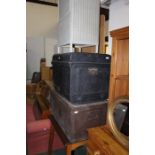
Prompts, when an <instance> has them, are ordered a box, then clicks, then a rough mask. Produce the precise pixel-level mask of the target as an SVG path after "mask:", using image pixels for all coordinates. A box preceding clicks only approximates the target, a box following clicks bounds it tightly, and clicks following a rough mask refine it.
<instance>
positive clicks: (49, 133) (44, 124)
mask: <svg viewBox="0 0 155 155" xmlns="http://www.w3.org/2000/svg"><path fill="white" fill-rule="evenodd" d="M39 116H40V111H39V109H38V106H37V104H36V103H35V102H34V104H30V103H29V101H28V100H27V101H26V139H27V141H26V143H27V151H28V155H35V154H38V153H43V152H48V150H49V148H51V150H53V151H54V150H57V149H60V148H63V147H64V145H63V143H62V142H61V140H60V138H59V136H58V134H57V133H56V131H55V130H54V128H53V125H52V122H51V121H50V120H49V119H39ZM40 118H41V117H40ZM50 142H51V143H50Z"/></svg>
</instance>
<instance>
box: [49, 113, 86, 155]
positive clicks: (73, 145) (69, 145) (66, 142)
mask: <svg viewBox="0 0 155 155" xmlns="http://www.w3.org/2000/svg"><path fill="white" fill-rule="evenodd" d="M49 119H50V120H51V122H52V124H53V126H54V129H55V130H56V132H57V133H58V135H59V137H60V138H61V140H62V142H63V144H64V145H65V147H66V155H71V154H72V151H74V150H75V149H77V148H78V147H80V146H83V145H86V143H87V140H83V141H79V142H76V143H70V141H69V140H68V138H67V137H66V135H65V133H64V132H63V130H62V129H61V127H60V126H59V124H58V123H57V121H56V120H55V118H54V117H53V115H52V114H51V115H50V116H49Z"/></svg>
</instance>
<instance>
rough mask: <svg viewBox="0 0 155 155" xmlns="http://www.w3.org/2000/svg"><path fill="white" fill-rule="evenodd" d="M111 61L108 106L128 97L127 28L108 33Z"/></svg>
mask: <svg viewBox="0 0 155 155" xmlns="http://www.w3.org/2000/svg"><path fill="white" fill-rule="evenodd" d="M110 35H111V37H112V61H111V73H110V88H109V104H112V102H113V101H114V100H115V99H116V98H117V97H119V96H129V27H125V28H121V29H118V30H114V31H111V32H110Z"/></svg>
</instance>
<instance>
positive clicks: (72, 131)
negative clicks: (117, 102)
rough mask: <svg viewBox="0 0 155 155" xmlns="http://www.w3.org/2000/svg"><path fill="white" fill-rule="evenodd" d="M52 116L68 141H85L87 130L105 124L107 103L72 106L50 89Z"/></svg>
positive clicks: (52, 88)
mask: <svg viewBox="0 0 155 155" xmlns="http://www.w3.org/2000/svg"><path fill="white" fill-rule="evenodd" d="M51 106H52V109H54V110H53V112H52V113H53V115H54V117H55V119H56V121H57V122H58V124H59V125H60V126H61V128H62V130H63V131H64V133H65V134H66V136H67V137H68V139H69V140H70V142H76V141H80V140H85V139H87V128H91V127H96V126H99V125H104V124H105V123H106V113H107V101H106V100H105V101H101V102H94V103H91V104H83V105H74V104H71V102H69V101H68V100H66V99H65V98H64V97H62V96H61V95H60V94H59V93H57V92H56V91H55V89H54V87H51Z"/></svg>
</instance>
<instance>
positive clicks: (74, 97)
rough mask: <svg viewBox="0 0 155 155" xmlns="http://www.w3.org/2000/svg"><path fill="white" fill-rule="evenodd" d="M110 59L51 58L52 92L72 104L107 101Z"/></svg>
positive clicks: (82, 55)
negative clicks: (53, 90) (56, 92)
mask: <svg viewBox="0 0 155 155" xmlns="http://www.w3.org/2000/svg"><path fill="white" fill-rule="evenodd" d="M110 62H111V56H110V55H107V54H95V53H89V54H88V53H65V54H55V55H54V56H53V60H52V64H53V80H54V86H55V89H56V90H57V91H58V92H59V93H60V94H61V95H63V96H64V97H66V98H67V99H68V100H69V101H71V102H72V104H84V103H91V102H95V101H101V100H105V99H107V97H108V90H109V89H108V88H109V75H110Z"/></svg>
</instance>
